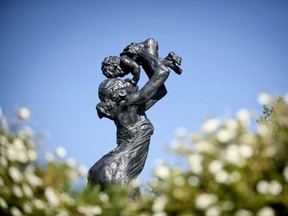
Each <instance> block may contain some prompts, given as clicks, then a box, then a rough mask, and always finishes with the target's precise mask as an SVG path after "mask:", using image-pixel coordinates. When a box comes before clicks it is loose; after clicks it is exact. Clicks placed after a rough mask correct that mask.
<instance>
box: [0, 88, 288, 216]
mask: <svg viewBox="0 0 288 216" xmlns="http://www.w3.org/2000/svg"><path fill="white" fill-rule="evenodd" d="M258 100H259V102H260V103H261V104H262V105H264V106H263V107H264V112H263V116H261V117H260V118H259V119H258V120H257V122H258V123H257V125H256V126H255V125H254V124H253V118H252V113H251V112H249V111H248V110H245V109H243V110H239V111H238V112H237V113H236V116H235V117H234V118H231V119H221V118H209V119H206V120H205V122H204V123H203V125H202V128H201V130H200V131H198V132H196V133H193V134H190V133H188V132H187V131H186V130H185V129H183V128H182V129H179V130H177V137H176V139H175V140H173V142H171V145H170V147H169V148H170V151H172V152H173V153H176V154H177V155H178V156H179V157H180V162H179V164H176V165H171V164H168V163H165V162H163V163H159V164H158V165H157V166H156V167H155V169H154V176H155V178H154V179H153V180H151V181H149V182H148V185H149V188H146V189H145V190H144V191H142V196H141V197H140V198H138V199H136V200H133V199H131V198H130V195H129V194H130V191H131V187H138V186H139V182H137V181H134V182H132V183H131V185H130V186H129V187H128V186H127V188H126V187H117V186H115V185H114V186H111V187H110V188H108V189H107V191H105V192H103V191H100V189H99V188H98V187H91V186H87V187H86V186H83V189H79V188H78V189H77V188H75V187H73V184H74V182H75V181H77V180H78V179H79V178H83V176H84V177H86V173H87V171H86V168H85V167H84V166H83V165H79V164H78V163H77V161H76V160H74V159H67V158H66V150H65V149H64V148H61V147H59V148H57V149H56V151H55V153H47V154H46V161H45V162H40V161H41V160H40V159H39V158H38V157H39V155H38V153H37V150H38V148H39V146H40V145H39V142H38V141H37V140H38V139H37V136H36V135H35V132H34V131H33V130H32V129H31V128H30V127H29V126H27V125H26V121H27V119H29V117H30V112H29V110H28V109H27V108H20V109H18V110H17V112H16V116H15V119H14V120H13V121H10V122H8V120H7V118H6V117H5V115H3V114H2V112H1V110H0V215H14V216H20V215H59V216H60V215H62V216H64V215H67V216H68V215H87V216H88V215H89V216H90V215H123V216H126V215H142V216H145V215H147V216H149V215H154V216H165V215H179V216H180V215H181V216H182V215H183V216H184V215H205V216H217V215H227V216H228V215H229V216H230V215H235V216H252V215H258V216H272V215H275V216H276V215H288V207H287V206H288V184H287V182H288V102H287V100H284V99H283V98H281V97H279V98H276V99H273V98H272V97H271V96H270V95H268V94H266V93H263V94H261V95H260V96H259V98H258Z"/></svg>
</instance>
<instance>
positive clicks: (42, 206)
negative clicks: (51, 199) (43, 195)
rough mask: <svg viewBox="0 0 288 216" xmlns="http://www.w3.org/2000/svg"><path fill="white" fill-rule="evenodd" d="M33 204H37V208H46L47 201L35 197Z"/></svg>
mask: <svg viewBox="0 0 288 216" xmlns="http://www.w3.org/2000/svg"><path fill="white" fill-rule="evenodd" d="M32 203H33V205H34V206H35V208H37V209H45V207H46V206H45V203H44V202H43V201H42V200H40V199H34V200H32Z"/></svg>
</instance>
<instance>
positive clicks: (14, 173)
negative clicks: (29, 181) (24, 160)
mask: <svg viewBox="0 0 288 216" xmlns="http://www.w3.org/2000/svg"><path fill="white" fill-rule="evenodd" d="M8 172H9V175H10V177H11V178H12V180H13V181H14V182H20V181H21V180H22V174H21V172H20V171H19V170H18V169H17V168H16V167H13V166H11V167H9V170H8Z"/></svg>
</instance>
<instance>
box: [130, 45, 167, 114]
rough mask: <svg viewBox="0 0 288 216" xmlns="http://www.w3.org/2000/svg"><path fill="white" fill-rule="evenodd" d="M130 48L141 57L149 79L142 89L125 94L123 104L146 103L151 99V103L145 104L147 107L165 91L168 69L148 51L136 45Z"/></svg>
mask: <svg viewBox="0 0 288 216" xmlns="http://www.w3.org/2000/svg"><path fill="white" fill-rule="evenodd" d="M134 48H135V49H134ZM131 50H132V51H133V52H135V54H137V55H138V56H139V58H140V59H141V62H142V66H143V68H144V70H145V72H146V73H147V75H148V77H149V78H150V79H149V81H148V82H147V83H146V84H145V85H144V86H143V88H142V89H140V90H139V91H136V92H133V93H131V94H129V95H127V97H126V99H125V104H127V105H128V104H129V105H130V104H137V105H146V103H147V102H148V101H149V100H151V99H152V101H151V103H150V104H149V103H147V106H145V108H146V109H148V108H150V107H151V106H152V105H153V104H155V103H156V102H157V101H158V100H160V99H161V98H162V97H163V96H164V95H165V94H166V93H167V91H166V88H165V86H163V84H164V82H165V80H166V79H167V77H168V76H169V69H168V68H167V67H166V66H165V65H164V64H162V62H161V61H160V60H159V59H158V58H157V57H155V56H153V55H151V54H150V53H149V52H147V51H145V50H143V49H137V47H132V48H131ZM160 87H161V88H160ZM157 93H158V94H157Z"/></svg>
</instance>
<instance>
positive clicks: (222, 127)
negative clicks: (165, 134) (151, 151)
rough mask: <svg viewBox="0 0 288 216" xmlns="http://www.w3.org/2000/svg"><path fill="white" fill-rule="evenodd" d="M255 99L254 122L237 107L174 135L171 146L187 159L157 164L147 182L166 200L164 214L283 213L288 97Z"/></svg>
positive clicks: (261, 215)
mask: <svg viewBox="0 0 288 216" xmlns="http://www.w3.org/2000/svg"><path fill="white" fill-rule="evenodd" d="M258 101H259V103H260V104H261V105H264V116H262V117H260V119H259V120H258V123H259V124H258V125H257V126H256V128H255V125H252V123H253V118H252V117H253V115H252V113H251V112H249V111H248V110H246V109H242V110H239V111H238V112H237V113H236V115H235V117H234V118H231V119H223V118H222V119H221V118H209V119H206V120H205V121H204V123H203V125H202V127H201V130H200V131H198V132H197V133H193V134H190V133H188V132H187V131H186V134H183V133H181V136H178V138H177V139H176V140H173V142H172V143H171V149H172V151H173V152H176V153H177V154H178V155H180V157H181V158H183V157H184V158H185V159H186V162H185V161H184V162H183V161H181V162H179V164H176V165H173V166H172V165H167V164H160V165H158V166H157V167H156V168H155V176H156V177H157V180H156V181H153V182H150V186H151V187H152V188H153V191H158V192H159V194H160V195H161V197H164V198H165V200H166V202H165V207H163V206H162V210H163V212H164V213H167V212H168V213H169V214H166V215H170V214H178V215H207V216H209V215H211V216H212V215H213V216H217V215H236V216H240V215H251V216H252V215H259V216H264V215H269V216H272V215H275V216H276V215H285V214H288V208H287V203H288V184H287V182H288V181H287V176H288V100H287V99H282V98H278V99H273V97H272V96H271V95H269V94H267V93H262V94H260V95H259V98H258ZM181 131H182V132H183V131H184V130H183V129H181ZM176 134H179V133H176ZM184 137H186V138H184ZM187 138H188V139H190V140H191V141H190V143H188V144H187V142H186V140H187ZM177 140H178V141H177ZM182 140H184V142H182ZM175 143H177V145H175Z"/></svg>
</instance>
